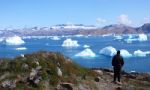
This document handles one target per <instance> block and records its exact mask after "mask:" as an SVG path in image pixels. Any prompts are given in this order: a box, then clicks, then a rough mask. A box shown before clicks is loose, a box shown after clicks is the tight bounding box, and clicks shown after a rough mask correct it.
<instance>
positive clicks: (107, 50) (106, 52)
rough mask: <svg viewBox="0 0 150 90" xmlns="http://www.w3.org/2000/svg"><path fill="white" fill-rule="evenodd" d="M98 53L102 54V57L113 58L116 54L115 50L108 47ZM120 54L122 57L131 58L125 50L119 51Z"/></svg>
mask: <svg viewBox="0 0 150 90" xmlns="http://www.w3.org/2000/svg"><path fill="white" fill-rule="evenodd" d="M99 53H100V54H103V55H106V56H114V55H115V54H116V53H117V50H116V49H115V48H114V47H112V46H108V47H105V48H103V49H101V50H100V52H99ZM120 54H121V56H123V57H131V56H132V54H130V53H129V52H128V51H127V50H125V49H121V50H120Z"/></svg>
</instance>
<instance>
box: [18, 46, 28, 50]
mask: <svg viewBox="0 0 150 90" xmlns="http://www.w3.org/2000/svg"><path fill="white" fill-rule="evenodd" d="M26 49H27V48H26V47H20V48H16V50H26Z"/></svg>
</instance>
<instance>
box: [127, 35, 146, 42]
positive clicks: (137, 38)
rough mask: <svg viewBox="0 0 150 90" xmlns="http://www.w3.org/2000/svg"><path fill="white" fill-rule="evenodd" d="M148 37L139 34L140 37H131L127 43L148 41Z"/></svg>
mask: <svg viewBox="0 0 150 90" xmlns="http://www.w3.org/2000/svg"><path fill="white" fill-rule="evenodd" d="M147 39H148V38H147V35H146V34H139V35H129V36H128V38H127V39H125V40H124V41H126V42H127V43H132V42H133V41H140V42H142V41H147Z"/></svg>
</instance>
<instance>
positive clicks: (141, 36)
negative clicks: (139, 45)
mask: <svg viewBox="0 0 150 90" xmlns="http://www.w3.org/2000/svg"><path fill="white" fill-rule="evenodd" d="M138 40H139V41H147V35H145V34H139V38H138Z"/></svg>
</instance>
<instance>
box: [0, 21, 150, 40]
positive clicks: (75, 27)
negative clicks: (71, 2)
mask: <svg viewBox="0 0 150 90" xmlns="http://www.w3.org/2000/svg"><path fill="white" fill-rule="evenodd" d="M137 33H150V23H146V24H144V25H142V26H141V27H130V26H125V25H118V24H114V25H109V26H105V27H102V28H98V27H95V26H92V25H91V26H85V25H83V24H69V25H68V24H59V25H55V26H51V27H31V28H22V29H6V30H0V36H2V37H3V36H12V35H18V36H48V35H78V34H82V35H103V34H137Z"/></svg>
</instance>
